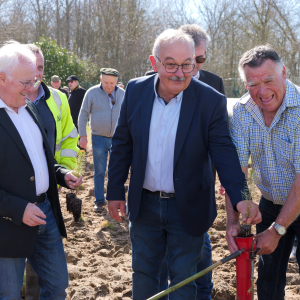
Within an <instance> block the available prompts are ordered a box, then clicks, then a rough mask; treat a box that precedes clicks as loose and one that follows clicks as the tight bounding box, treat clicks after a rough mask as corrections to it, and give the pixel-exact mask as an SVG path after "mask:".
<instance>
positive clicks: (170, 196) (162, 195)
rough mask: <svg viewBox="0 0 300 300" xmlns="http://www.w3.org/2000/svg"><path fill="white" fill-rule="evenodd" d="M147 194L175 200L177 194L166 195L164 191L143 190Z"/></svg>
mask: <svg viewBox="0 0 300 300" xmlns="http://www.w3.org/2000/svg"><path fill="white" fill-rule="evenodd" d="M143 191H144V192H145V193H146V194H150V195H154V196H158V197H159V198H175V193H166V192H162V191H155V192H151V191H149V190H146V189H143Z"/></svg>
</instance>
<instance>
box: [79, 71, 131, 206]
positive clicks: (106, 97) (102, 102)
mask: <svg viewBox="0 0 300 300" xmlns="http://www.w3.org/2000/svg"><path fill="white" fill-rule="evenodd" d="M100 73H101V76H100V84H98V85H95V86H94V87H91V88H90V89H89V90H88V91H87V93H86V94H85V97H84V100H83V103H82V107H81V110H80V114H79V135H80V140H79V144H80V147H82V148H84V149H86V147H87V133H86V124H87V121H88V118H89V117H90V118H91V121H90V123H91V129H92V147H93V158H94V167H95V173H94V189H95V198H96V200H95V206H94V210H95V211H102V209H103V206H104V205H105V199H104V179H105V172H106V165H107V155H108V151H109V150H110V146H111V137H112V135H113V132H114V130H115V126H116V123H117V120H118V116H119V112H120V107H121V103H122V100H123V97H124V93H125V92H124V90H123V89H121V88H119V87H118V86H117V82H118V77H119V72H118V71H117V70H115V69H112V68H102V69H101V70H100Z"/></svg>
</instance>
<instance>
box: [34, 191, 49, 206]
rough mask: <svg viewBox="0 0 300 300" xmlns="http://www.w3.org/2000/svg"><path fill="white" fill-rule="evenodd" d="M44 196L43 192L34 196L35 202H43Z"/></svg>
mask: <svg viewBox="0 0 300 300" xmlns="http://www.w3.org/2000/svg"><path fill="white" fill-rule="evenodd" d="M46 196H47V194H46V193H43V194H40V195H38V196H36V202H35V203H42V202H44V201H45V199H46ZM35 203H34V204H35Z"/></svg>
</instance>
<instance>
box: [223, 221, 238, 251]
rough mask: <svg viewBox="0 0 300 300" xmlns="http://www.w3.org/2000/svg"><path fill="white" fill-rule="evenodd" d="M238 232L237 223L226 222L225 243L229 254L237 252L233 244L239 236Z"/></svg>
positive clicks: (235, 245) (236, 247)
mask: <svg viewBox="0 0 300 300" xmlns="http://www.w3.org/2000/svg"><path fill="white" fill-rule="evenodd" d="M239 232H240V223H239V222H227V230H226V241H227V244H228V249H229V251H230V253H231V254H232V253H233V252H236V251H238V250H239V249H238V246H237V244H236V242H235V237H236V236H237V235H238V234H239Z"/></svg>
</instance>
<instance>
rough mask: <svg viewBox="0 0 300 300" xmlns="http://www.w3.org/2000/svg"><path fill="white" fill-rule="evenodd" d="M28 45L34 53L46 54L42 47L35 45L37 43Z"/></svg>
mask: <svg viewBox="0 0 300 300" xmlns="http://www.w3.org/2000/svg"><path fill="white" fill-rule="evenodd" d="M27 47H28V48H29V49H30V50H31V51H32V52H33V53H34V54H41V55H42V56H44V54H43V51H42V49H41V48H40V47H39V46H37V45H35V44H27Z"/></svg>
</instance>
